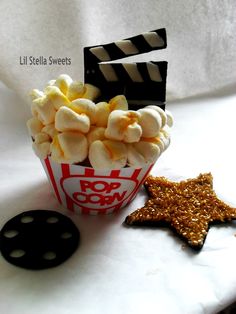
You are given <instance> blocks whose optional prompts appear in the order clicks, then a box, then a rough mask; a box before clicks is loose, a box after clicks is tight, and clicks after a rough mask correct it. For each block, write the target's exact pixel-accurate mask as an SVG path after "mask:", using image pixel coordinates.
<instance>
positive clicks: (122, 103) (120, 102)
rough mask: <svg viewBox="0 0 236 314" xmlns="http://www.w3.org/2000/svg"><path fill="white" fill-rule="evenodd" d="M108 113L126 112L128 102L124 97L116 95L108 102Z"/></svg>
mask: <svg viewBox="0 0 236 314" xmlns="http://www.w3.org/2000/svg"><path fill="white" fill-rule="evenodd" d="M109 106H110V112H111V111H113V110H118V109H120V110H128V102H127V100H126V98H125V96H124V95H117V96H115V97H113V98H112V99H111V100H110V101H109Z"/></svg>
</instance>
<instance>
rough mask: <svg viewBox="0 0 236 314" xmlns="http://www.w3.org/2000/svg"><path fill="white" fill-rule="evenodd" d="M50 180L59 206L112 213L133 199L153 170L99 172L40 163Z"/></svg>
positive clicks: (74, 166)
mask: <svg viewBox="0 0 236 314" xmlns="http://www.w3.org/2000/svg"><path fill="white" fill-rule="evenodd" d="M41 162H42V165H43V167H44V170H45V172H46V174H47V177H48V180H49V182H50V183H51V185H52V188H53V190H54V192H55V195H56V197H57V199H58V201H59V203H60V204H62V205H63V207H65V208H67V209H68V210H70V211H73V212H76V213H82V214H90V215H96V214H100V213H101V214H109V213H113V212H115V211H117V210H119V209H120V208H122V207H124V206H126V205H127V204H128V203H129V202H130V201H132V200H133V199H134V197H135V196H136V194H137V192H138V191H139V188H140V187H141V185H142V183H143V182H144V180H145V178H146V177H147V175H148V173H149V172H150V170H151V169H152V167H153V164H151V165H147V166H144V167H143V168H137V169H135V168H132V167H126V168H122V169H119V170H96V169H93V168H89V167H83V166H79V165H71V164H59V163H56V162H54V161H52V160H51V159H50V157H48V158H46V159H45V160H41Z"/></svg>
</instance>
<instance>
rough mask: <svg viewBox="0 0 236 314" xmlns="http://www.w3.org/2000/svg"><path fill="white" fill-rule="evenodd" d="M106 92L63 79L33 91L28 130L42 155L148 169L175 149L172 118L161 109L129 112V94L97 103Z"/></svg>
mask: <svg viewBox="0 0 236 314" xmlns="http://www.w3.org/2000/svg"><path fill="white" fill-rule="evenodd" d="M99 95H100V90H99V89H98V88H96V87H95V86H93V85H90V84H83V83H82V82H78V81H73V80H72V79H71V78H70V77H69V76H68V75H65V74H63V75H60V76H59V77H58V78H57V79H56V80H52V81H50V82H49V83H48V85H47V86H46V88H45V90H44V92H42V91H39V90H37V89H34V90H32V92H31V97H32V105H31V111H32V115H33V118H31V119H29V120H28V121H27V127H28V129H29V132H30V135H31V136H32V139H33V144H32V145H33V149H34V151H35V153H36V155H37V156H38V157H39V158H41V159H44V158H46V157H47V156H51V159H52V160H54V161H56V162H58V163H72V164H77V163H82V162H85V163H86V162H87V163H88V162H89V164H90V166H92V167H93V168H97V169H104V168H108V169H119V168H122V167H125V166H133V167H136V168H137V167H142V166H144V165H145V164H152V163H154V162H155V161H156V160H157V158H158V157H159V156H160V155H161V153H162V152H163V151H164V150H165V149H166V148H167V147H168V146H169V143H170V134H169V129H170V127H171V126H172V124H173V118H172V115H171V114H170V113H169V112H167V111H163V110H162V109H161V108H160V107H158V106H147V107H145V108H142V109H139V110H137V111H132V110H128V103H127V100H126V98H125V96H123V95H118V96H116V97H114V98H112V99H111V100H110V101H109V102H99V103H97V104H95V103H94V102H93V101H94V100H95V99H96V98H97V97H98V96H99Z"/></svg>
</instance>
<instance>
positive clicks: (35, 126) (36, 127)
mask: <svg viewBox="0 0 236 314" xmlns="http://www.w3.org/2000/svg"><path fill="white" fill-rule="evenodd" d="M26 125H27V128H28V131H29V134H30V135H31V136H32V137H34V136H35V135H36V134H37V133H39V132H40V131H41V130H42V128H43V124H42V122H41V121H40V120H39V119H38V118H36V117H33V118H31V119H29V120H28V121H27V122H26Z"/></svg>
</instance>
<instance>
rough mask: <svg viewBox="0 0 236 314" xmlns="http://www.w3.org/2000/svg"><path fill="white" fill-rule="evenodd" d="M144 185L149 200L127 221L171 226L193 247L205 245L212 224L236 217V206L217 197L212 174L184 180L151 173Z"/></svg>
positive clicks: (128, 222)
mask: <svg viewBox="0 0 236 314" xmlns="http://www.w3.org/2000/svg"><path fill="white" fill-rule="evenodd" d="M144 186H145V188H146V190H147V192H148V194H149V196H150V197H149V199H148V201H147V202H146V203H145V205H144V207H142V208H140V209H137V210H136V211H134V212H133V213H131V214H130V215H129V216H127V217H126V219H125V223H126V224H128V225H153V226H158V225H159V226H166V225H168V226H169V227H171V228H172V229H173V230H174V231H176V232H177V234H178V235H179V236H180V237H181V238H182V239H183V240H185V241H186V242H187V243H188V245H189V246H191V247H192V248H193V249H196V250H200V249H201V248H202V246H203V244H204V241H205V238H206V235H207V232H208V229H209V224H212V223H218V222H226V221H231V220H232V219H236V208H232V207H230V206H228V205H227V204H225V203H224V202H223V201H221V200H219V199H218V198H217V196H216V194H215V192H214V190H213V177H212V175H211V173H205V174H200V175H199V176H198V177H197V178H194V179H188V180H186V181H180V182H171V181H168V180H167V179H166V178H164V177H156V178H155V177H152V176H149V177H148V178H147V179H146V181H145V183H144Z"/></svg>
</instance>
